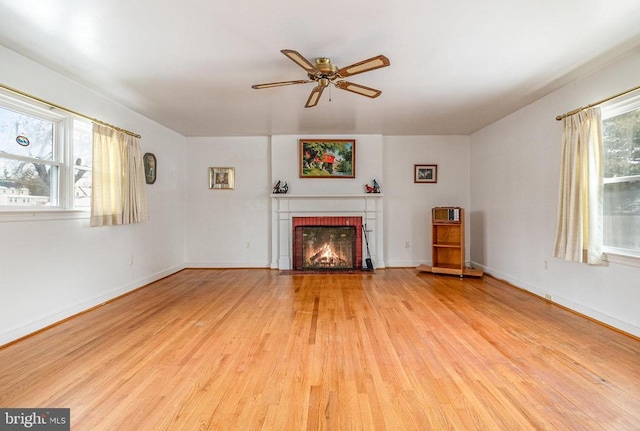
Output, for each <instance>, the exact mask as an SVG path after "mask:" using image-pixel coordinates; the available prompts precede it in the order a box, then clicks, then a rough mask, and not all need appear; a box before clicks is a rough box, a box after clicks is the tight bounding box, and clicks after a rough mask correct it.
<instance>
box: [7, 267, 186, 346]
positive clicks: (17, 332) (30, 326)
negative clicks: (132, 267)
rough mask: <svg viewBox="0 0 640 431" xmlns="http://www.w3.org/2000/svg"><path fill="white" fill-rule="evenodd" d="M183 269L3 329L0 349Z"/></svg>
mask: <svg viewBox="0 0 640 431" xmlns="http://www.w3.org/2000/svg"><path fill="white" fill-rule="evenodd" d="M184 268H185V266H184V265H178V266H175V267H173V268H168V269H166V270H164V271H160V272H157V273H155V274H152V275H150V276H147V277H143V278H141V279H139V280H137V281H134V282H132V283H128V284H126V285H124V286H121V287H119V288H116V289H112V290H110V291H108V292H106V293H103V294H102V295H98V296H96V297H94V298H92V299H88V300H86V301H82V302H78V303H76V304H72V305H70V306H69V307H67V308H66V309H64V310H61V311H58V312H56V313H53V314H50V315H49V316H46V317H43V318H41V319H38V320H35V321H32V322H29V323H27V324H26V325H21V326H18V327H14V328H9V329H8V330H4V329H3V331H2V332H0V347H2V346H3V345H5V344H7V343H10V342H12V341H15V340H17V339H19V338H22V337H25V336H28V335H30V334H33V333H34V332H37V331H39V330H41V329H44V328H47V327H48V326H51V325H55V324H57V323H59V322H60V321H62V320H64V319H68V318H71V317H74V316H75V315H77V314H80V313H82V312H84V311H87V310H89V309H91V308H93V307H96V306H99V305H103V304H104V303H106V302H108V301H111V300H113V299H116V298H118V297H119V296H122V295H124V294H126V293H129V292H131V291H133V290H136V289H139V288H141V287H145V286H146V285H148V284H151V283H153V282H155V281H158V280H160V279H161V278H164V277H167V276H169V275H172V274H175V273H176V272H179V271H182V270H183V269H184Z"/></svg>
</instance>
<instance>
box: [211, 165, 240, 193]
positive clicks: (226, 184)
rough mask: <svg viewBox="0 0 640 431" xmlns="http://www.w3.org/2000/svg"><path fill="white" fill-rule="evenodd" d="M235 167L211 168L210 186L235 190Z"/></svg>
mask: <svg viewBox="0 0 640 431" xmlns="http://www.w3.org/2000/svg"><path fill="white" fill-rule="evenodd" d="M235 181H236V178H235V169H234V168H209V188H210V189H217V190H233V189H234V188H235Z"/></svg>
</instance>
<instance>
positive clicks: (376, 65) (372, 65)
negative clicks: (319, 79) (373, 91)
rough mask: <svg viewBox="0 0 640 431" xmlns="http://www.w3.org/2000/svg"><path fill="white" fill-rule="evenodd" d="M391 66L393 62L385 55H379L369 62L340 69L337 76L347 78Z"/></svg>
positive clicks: (368, 60) (365, 61) (364, 61)
mask: <svg viewBox="0 0 640 431" xmlns="http://www.w3.org/2000/svg"><path fill="white" fill-rule="evenodd" d="M390 64H391V62H390V61H389V59H388V58H387V57H385V56H384V55H378V56H376V57H371V58H369V59H367V60H363V61H360V62H358V63H355V64H352V65H351V66H347V67H343V68H341V69H338V72H337V75H339V76H340V77H342V78H346V77H347V76H352V75H357V74H358V73H363V72H368V71H370V70H375V69H380V68H381V67H387V66H389V65H390Z"/></svg>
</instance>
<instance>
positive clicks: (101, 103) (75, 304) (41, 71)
mask: <svg viewBox="0 0 640 431" xmlns="http://www.w3.org/2000/svg"><path fill="white" fill-rule="evenodd" d="M0 82H2V83H3V84H5V85H8V86H10V87H13V88H16V89H19V90H21V91H24V92H26V93H29V94H32V95H34V96H37V97H40V98H42V99H45V100H48V101H50V102H52V103H56V104H58V105H60V106H64V107H66V108H68V109H73V110H75V111H78V112H82V113H83V114H86V115H89V116H92V117H95V118H99V119H100V120H103V121H106V122H108V123H111V124H116V125H118V126H120V127H122V128H125V129H127V130H131V131H134V132H136V133H139V134H141V135H142V139H141V141H140V142H141V146H142V150H143V151H144V152H153V153H155V155H156V157H157V159H158V177H157V181H156V183H155V184H154V185H150V186H148V188H147V192H148V198H149V206H150V221H148V222H146V223H141V224H138V225H128V226H113V227H101V228H90V227H89V221H88V218H87V217H88V216H87V217H85V218H80V219H67V220H42V221H34V220H30V221H6V219H3V221H1V222H0V243H1V244H2V247H0V295H1V297H2V300H1V301H0V345H2V344H5V343H7V342H9V341H12V340H14V339H16V338H19V337H21V336H24V335H26V334H28V333H31V332H33V331H36V330H38V329H41V328H43V327H45V326H47V325H49V324H52V323H54V322H56V321H58V320H60V319H64V318H66V317H68V316H70V315H73V314H76V313H78V312H80V311H83V310H85V309H87V308H90V307H92V306H95V305H97V304H100V303H102V302H104V301H106V300H109V299H111V298H113V297H115V296H118V295H120V294H123V293H125V292H127V291H130V290H132V289H135V288H137V287H140V286H143V285H145V284H147V283H149V282H151V281H154V280H156V279H158V278H161V277H163V276H166V275H168V274H170V273H172V272H175V271H177V270H179V269H181V268H183V265H184V260H185V243H184V238H185V234H184V231H185V197H184V184H185V138H184V137H182V136H180V135H178V134H177V133H175V132H172V131H170V130H168V129H167V128H165V127H163V126H160V125H158V124H157V123H154V122H152V121H150V120H148V119H147V118H144V117H142V116H140V115H139V114H136V113H134V112H132V111H130V110H128V109H126V108H124V107H123V106H121V105H118V104H117V103H114V102H113V101H111V100H108V99H106V98H104V97H101V96H99V95H98V94H96V93H94V92H92V91H90V90H87V89H86V88H84V87H82V86H80V85H78V84H76V83H74V82H72V81H70V80H68V79H66V78H64V77H62V76H61V75H59V74H57V73H54V72H52V71H51V70H49V69H46V68H44V67H42V66H40V65H37V64H35V63H33V62H31V61H29V60H27V59H26V58H24V57H22V56H19V55H17V54H16V53H14V52H12V51H10V50H8V49H6V48H4V47H1V46H0ZM132 257H133V264H131V261H132Z"/></svg>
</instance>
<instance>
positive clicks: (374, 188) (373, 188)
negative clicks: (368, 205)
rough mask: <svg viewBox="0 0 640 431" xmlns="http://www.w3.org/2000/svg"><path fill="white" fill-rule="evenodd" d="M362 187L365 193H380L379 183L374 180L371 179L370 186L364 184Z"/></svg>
mask: <svg viewBox="0 0 640 431" xmlns="http://www.w3.org/2000/svg"><path fill="white" fill-rule="evenodd" d="M364 187H365V189H366V190H367V193H380V185H379V184H378V182H377V181H376V180H373V185H372V186H370V185H369V184H365V185H364Z"/></svg>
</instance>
